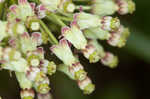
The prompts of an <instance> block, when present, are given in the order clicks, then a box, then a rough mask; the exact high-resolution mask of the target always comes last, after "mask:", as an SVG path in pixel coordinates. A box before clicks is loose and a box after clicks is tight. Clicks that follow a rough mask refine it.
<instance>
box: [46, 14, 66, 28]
mask: <svg viewBox="0 0 150 99" xmlns="http://www.w3.org/2000/svg"><path fill="white" fill-rule="evenodd" d="M47 18H48V19H49V20H51V21H52V22H54V23H56V24H58V25H60V26H61V27H64V26H66V24H65V23H64V22H63V21H61V19H60V18H59V17H58V16H57V15H56V14H53V13H48V14H47Z"/></svg>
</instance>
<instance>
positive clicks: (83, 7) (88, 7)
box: [76, 5, 92, 10]
mask: <svg viewBox="0 0 150 99" xmlns="http://www.w3.org/2000/svg"><path fill="white" fill-rule="evenodd" d="M81 8H82V9H83V10H91V8H92V7H91V6H83V5H82V6H76V9H77V10H79V9H81Z"/></svg>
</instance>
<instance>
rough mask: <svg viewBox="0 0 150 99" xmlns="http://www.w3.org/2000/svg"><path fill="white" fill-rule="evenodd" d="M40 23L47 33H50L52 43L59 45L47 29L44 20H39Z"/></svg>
mask: <svg viewBox="0 0 150 99" xmlns="http://www.w3.org/2000/svg"><path fill="white" fill-rule="evenodd" d="M39 23H40V25H41V26H42V28H43V29H44V30H45V32H46V33H48V35H49V37H50V41H51V43H52V44H58V40H57V39H56V38H55V36H54V35H53V34H52V32H51V31H50V30H49V29H48V28H47V26H46V25H45V23H44V22H43V21H42V20H39Z"/></svg>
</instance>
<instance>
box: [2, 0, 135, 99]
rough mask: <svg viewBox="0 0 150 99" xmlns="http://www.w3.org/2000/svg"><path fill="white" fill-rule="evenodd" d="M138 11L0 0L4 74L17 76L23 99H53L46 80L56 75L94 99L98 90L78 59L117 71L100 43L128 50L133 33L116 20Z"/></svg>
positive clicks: (75, 1)
mask: <svg viewBox="0 0 150 99" xmlns="http://www.w3.org/2000/svg"><path fill="white" fill-rule="evenodd" d="M80 2H82V3H80ZM134 11H135V3H134V2H133V1H132V0H92V1H90V0H81V1H80V0H0V68H1V69H2V70H8V71H10V72H14V74H15V75H16V79H17V81H18V82H19V86H20V88H21V92H20V96H21V99H35V97H36V96H37V98H38V99H51V98H52V96H51V93H50V90H51V87H50V86H49V85H50V80H49V79H50V78H49V77H48V76H53V75H54V74H55V73H56V72H57V71H61V72H63V73H64V74H66V75H67V76H68V77H69V78H71V79H72V80H74V81H76V82H77V85H78V86H79V88H80V89H81V90H82V91H83V93H84V94H91V93H92V92H93V91H94V90H95V85H94V84H93V83H92V80H91V79H90V77H88V72H87V71H85V69H84V66H83V65H82V64H81V63H82V62H80V58H79V57H78V53H82V55H83V56H84V57H85V58H86V59H88V60H89V63H96V62H101V63H102V64H103V65H105V66H107V67H109V68H115V67H117V65H118V57H117V56H116V55H114V54H113V53H111V52H109V51H105V49H104V47H103V45H102V44H103V43H102V44H100V43H101V41H102V40H103V42H104V41H107V43H108V44H109V45H111V46H113V47H118V48H122V47H123V46H125V44H126V42H127V38H128V36H129V34H130V32H129V29H128V28H126V26H123V25H122V24H120V22H121V20H119V18H118V17H116V15H115V17H112V15H113V14H115V13H116V12H118V13H119V14H120V15H125V14H132V13H133V12H134ZM57 38H58V39H57ZM48 48H50V50H47V49H48ZM59 60H61V61H59ZM36 93H37V95H36Z"/></svg>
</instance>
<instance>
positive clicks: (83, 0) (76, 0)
mask: <svg viewBox="0 0 150 99" xmlns="http://www.w3.org/2000/svg"><path fill="white" fill-rule="evenodd" d="M72 1H73V2H91V0H72Z"/></svg>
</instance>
